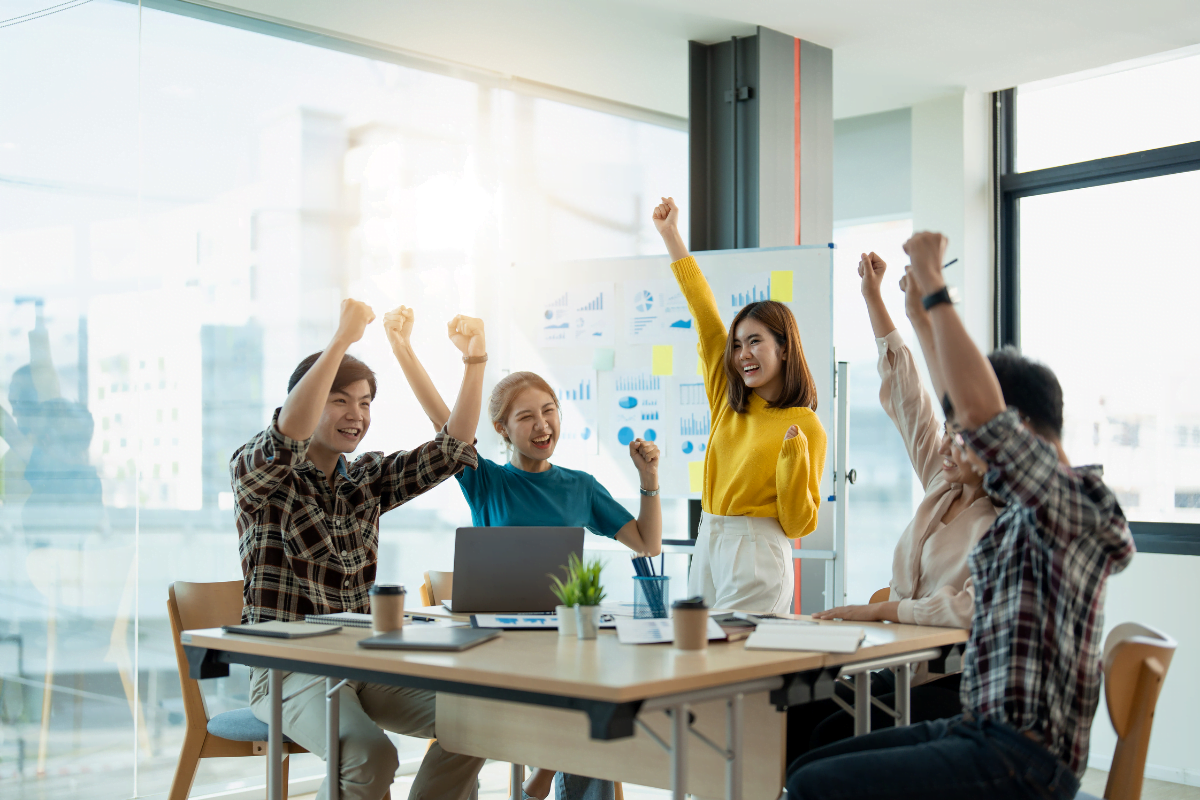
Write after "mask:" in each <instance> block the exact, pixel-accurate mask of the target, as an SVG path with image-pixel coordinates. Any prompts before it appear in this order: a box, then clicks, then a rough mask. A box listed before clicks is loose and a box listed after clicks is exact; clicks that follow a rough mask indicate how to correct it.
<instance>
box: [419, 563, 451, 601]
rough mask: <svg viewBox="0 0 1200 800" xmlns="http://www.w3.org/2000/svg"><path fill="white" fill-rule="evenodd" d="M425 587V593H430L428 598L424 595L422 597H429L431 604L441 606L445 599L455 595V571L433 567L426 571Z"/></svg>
mask: <svg viewBox="0 0 1200 800" xmlns="http://www.w3.org/2000/svg"><path fill="white" fill-rule="evenodd" d="M424 588H425V591H424V592H423V594H426V595H428V598H425V597H423V598H422V599H428V601H429V605H431V606H440V605H441V604H442V602H443V601H445V600H449V599H450V598H452V597H453V596H454V594H453V589H454V573H453V572H438V571H436V570H432V569H431V570H429V571H428V572H426V573H425V587H424Z"/></svg>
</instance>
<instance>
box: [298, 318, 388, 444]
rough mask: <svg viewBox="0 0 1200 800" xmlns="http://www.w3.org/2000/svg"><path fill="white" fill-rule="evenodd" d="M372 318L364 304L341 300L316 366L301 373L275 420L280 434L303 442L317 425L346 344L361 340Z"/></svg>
mask: <svg viewBox="0 0 1200 800" xmlns="http://www.w3.org/2000/svg"><path fill="white" fill-rule="evenodd" d="M374 319H375V312H374V311H372V310H371V307H370V306H368V305H367V304H366V303H362V302H359V301H358V300H351V299H349V298H347V299H345V300H343V301H342V313H341V318H340V319H339V320H338V327H337V332H336V333H334V334H333V338H332V339H331V340H330V341H329V344H328V346H326V348H325V349H324V350H323V351H322V352H321V355H320V356H319V357H318V358H317V360H316V363H314V364H313V365H312V368H311V369H310V370H309V371H308V372H306V373H304V377H303V378H301V379H300V380H299V382H297V383H296V385H295V386H294V387H293V388H292V390H291V391H290V392H288V396H287V399H286V400H284V401H283V409H282V410H281V411H280V412H279V418H278V421H277V424H278V427H279V432H280V433H282V434H283V435H284V436H286V437H288V438H289V439H293V440H297V441H303V440H306V439H308V438H309V437H311V436H312V435H313V432H314V431H316V429H317V423H319V422H320V421H321V412H322V411H323V410H324V409H325V403H326V401H328V399H329V391H330V389H332V388H333V379H334V378H336V377H337V371H338V367H340V366H341V364H342V356H344V355H346V350H348V349H349V347H350V345H352V344H354V343H355V342H357V341H358V340H359V339H361V338H362V336H363V332H364V331H365V330H366V328H367V325H369V324H370V323H371V321H372V320H374Z"/></svg>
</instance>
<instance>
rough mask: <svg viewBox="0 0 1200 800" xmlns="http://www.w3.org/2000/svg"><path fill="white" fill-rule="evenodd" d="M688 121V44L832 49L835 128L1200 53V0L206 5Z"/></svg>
mask: <svg viewBox="0 0 1200 800" xmlns="http://www.w3.org/2000/svg"><path fill="white" fill-rule="evenodd" d="M193 1H194V2H201V3H202V4H203V5H210V6H213V7H216V8H223V9H227V10H231V11H237V12H240V13H244V14H248V15H251V16H256V17H260V18H265V19H271V20H275V21H280V22H284V23H287V24H290V25H294V26H297V27H301V28H305V29H309V30H313V31H319V32H323V33H330V34H333V35H337V36H341V37H345V38H350V39H354V40H359V41H363V42H370V43H378V44H382V45H385V46H387V47H391V48H397V49H400V50H404V51H408V52H411V53H413V54H421V55H426V56H431V57H434V58H437V59H439V60H447V61H451V62H456V63H460V64H464V65H469V66H472V67H476V68H481V69H484V70H488V71H494V72H498V73H502V74H504V75H511V76H514V77H518V78H523V79H526V80H530V81H536V82H539V83H546V84H551V85H554V86H559V87H563V88H566V89H570V90H573V91H577V92H582V93H584V94H589V95H595V96H598V97H602V98H606V99H610V100H616V101H619V102H622V103H628V104H631V105H635V106H640V107H643V108H647V109H651V110H654V111H658V112H662V113H666V114H671V115H675V116H680V117H686V116H687V42H688V40H689V39H695V40H699V41H706V42H713V41H719V40H722V39H727V38H729V37H731V36H743V35H748V34H752V33H753V32H754V28H755V26H756V25H765V26H767V27H769V28H774V29H776V30H779V31H783V32H784V33H788V34H791V35H794V36H799V37H801V38H803V39H806V40H808V41H811V42H815V43H816V44H820V45H824V46H826V47H831V48H833V52H834V79H833V83H834V115H835V116H836V117H839V118H841V117H851V116H857V115H859V114H868V113H873V112H876V111H884V110H888V109H892V108H899V107H902V106H908V105H912V104H913V103H917V102H921V101H923V100H928V99H932V98H935V97H939V96H943V95H945V94H947V93H950V92H955V91H960V90H963V89H969V90H981V91H993V90H996V89H1001V88H1006V87H1009V86H1014V85H1017V84H1021V83H1027V82H1030V81H1034V80H1044V79H1048V78H1054V77H1057V76H1059V75H1064V74H1067V73H1072V72H1077V71H1081V70H1085V69H1093V68H1096V67H1102V66H1104V65H1107V64H1112V63H1114V62H1118V61H1125V60H1128V59H1134V58H1140V57H1143V56H1148V55H1152V54H1155V53H1161V52H1163V51H1168V50H1174V49H1176V48H1181V47H1185V46H1189V45H1194V44H1197V43H1200V3H1197V0H1138V2H1136V3H1135V2H1130V0H1055V2H1052V3H1047V2H1045V0H1007V2H997V1H996V0H993V1H992V2H982V0H905V2H897V1H896V0H737V2H730V1H729V0H725V1H724V2H717V0H638V1H637V2H632V1H631V0H443V1H442V2H428V0H337V2H331V1H330V0H228V2H224V3H216V2H208V0H193Z"/></svg>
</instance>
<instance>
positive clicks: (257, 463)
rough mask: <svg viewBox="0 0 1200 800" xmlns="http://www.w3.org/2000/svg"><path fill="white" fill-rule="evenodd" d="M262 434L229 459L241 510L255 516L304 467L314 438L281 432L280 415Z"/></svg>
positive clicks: (274, 418) (236, 499) (234, 489)
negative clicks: (295, 471)
mask: <svg viewBox="0 0 1200 800" xmlns="http://www.w3.org/2000/svg"><path fill="white" fill-rule="evenodd" d="M280 411H281V409H278V408H277V409H275V416H274V417H273V418H272V419H271V424H270V425H269V426H268V427H267V429H266V430H264V431H263V432H262V433H260V434H258V435H257V436H255V437H254V438H253V439H251V440H250V441H248V442H246V444H244V445H242V446H241V448H240V449H238V451H237V452H236V453H234V454H233V457H232V458H231V459H230V460H229V473H230V477H231V478H232V481H233V497H234V500H235V501H236V503H237V505H238V507H239V508H241V509H242V510H243V511H245V512H246V513H249V514H252V513H254V511H255V510H257V509H258V508H259V507H260V506H261V505H262V504H263V503H264V502H265V501H266V499H267V497H268V496H269V495H270V494H271V492H272V491H274V490H275V487H277V486H278V485H279V484H280V482H281V481H283V480H284V478H286V477H287V476H288V474H289V473H290V472H291V470H292V468H293V467H295V466H296V465H298V464H303V463H304V460H305V458H306V457H307V453H308V445H309V443H310V442H312V437H311V436H310V437H309V438H307V439H303V440H299V439H291V438H289V437H287V436H284V435H283V433H282V432H281V431H280V430H279V412H280Z"/></svg>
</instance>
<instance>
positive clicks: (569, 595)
mask: <svg viewBox="0 0 1200 800" xmlns="http://www.w3.org/2000/svg"><path fill="white" fill-rule="evenodd" d="M562 571H563V572H565V573H566V574H567V580H566V582H565V583H564V582H563V581H562V580H560V579H559V577H558V576H557V575H554V574H550V580H552V581H554V583H553V584H551V586H550V591H552V592H554V596H555V597H557V598H558V602H559V604H560V605H564V606H573V605H575V604H576V603H578V602H579V582H578V581H577V580H575V578H573V577H571V570H570V569H568V568H567V567H563V568H562Z"/></svg>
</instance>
